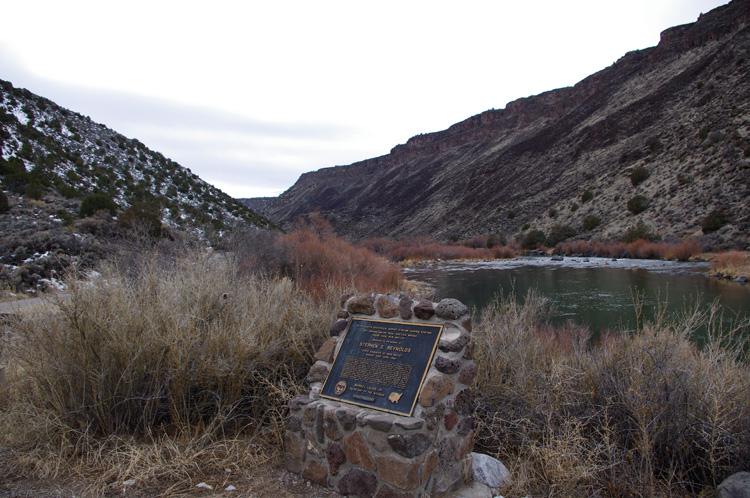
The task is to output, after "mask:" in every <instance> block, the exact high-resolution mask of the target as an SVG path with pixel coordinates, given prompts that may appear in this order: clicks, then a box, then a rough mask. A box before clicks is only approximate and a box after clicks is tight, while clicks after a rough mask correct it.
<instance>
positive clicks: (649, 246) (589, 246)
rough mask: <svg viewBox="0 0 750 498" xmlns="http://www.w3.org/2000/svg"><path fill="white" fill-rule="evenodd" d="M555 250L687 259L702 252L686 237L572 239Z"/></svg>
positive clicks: (587, 254) (560, 252) (592, 254)
mask: <svg viewBox="0 0 750 498" xmlns="http://www.w3.org/2000/svg"><path fill="white" fill-rule="evenodd" d="M555 252H556V253H558V254H566V255H571V256H572V255H580V256H602V257H608V258H638V259H663V260H673V259H676V260H679V261H688V260H690V258H692V257H695V256H698V255H699V254H701V253H702V247H701V245H700V243H699V242H698V241H697V240H694V239H688V240H686V241H684V242H680V243H675V244H671V243H667V242H661V243H655V242H649V241H647V240H645V239H636V240H634V241H632V242H628V243H625V242H605V241H600V240H594V241H586V240H574V241H570V242H562V243H560V244H557V246H555Z"/></svg>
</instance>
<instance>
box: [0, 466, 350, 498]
mask: <svg viewBox="0 0 750 498" xmlns="http://www.w3.org/2000/svg"><path fill="white" fill-rule="evenodd" d="M228 483H231V485H232V486H234V487H235V488H236V489H235V490H230V491H226V488H227V486H229V485H230V484H228ZM197 484H199V483H195V484H193V483H189V484H180V483H176V484H175V483H169V484H164V485H159V484H158V483H156V484H154V483H148V484H141V483H138V482H136V483H133V484H131V485H128V486H122V485H114V486H111V487H110V488H109V489H107V490H106V491H105V492H104V493H101V492H98V491H91V490H90V489H87V488H88V486H87V484H86V483H85V482H81V481H60V480H54V479H46V480H34V479H25V478H24V479H13V478H8V476H0V498H22V497H23V498H27V497H28V498H31V497H34V498H73V497H76V498H101V497H112V498H114V497H130V498H147V497H155V496H169V497H190V498H193V497H195V498H200V497H211V498H341V495H339V494H338V493H335V492H333V491H331V490H329V489H326V488H323V487H321V486H318V485H316V484H312V483H309V482H307V481H305V480H304V479H302V478H301V477H300V476H298V475H296V474H292V473H290V472H287V471H286V470H284V469H283V468H281V467H279V466H277V465H272V464H267V465H264V466H262V467H259V468H257V469H252V470H248V471H246V472H244V473H242V474H241V475H237V476H235V477H228V478H227V482H225V483H213V482H208V483H206V484H208V485H210V486H211V487H212V488H213V489H208V488H206V487H196V486H197Z"/></svg>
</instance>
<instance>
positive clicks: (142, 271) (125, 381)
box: [0, 248, 340, 489]
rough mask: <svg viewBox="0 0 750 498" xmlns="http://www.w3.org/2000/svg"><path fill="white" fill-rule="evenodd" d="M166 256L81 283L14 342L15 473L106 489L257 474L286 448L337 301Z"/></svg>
mask: <svg viewBox="0 0 750 498" xmlns="http://www.w3.org/2000/svg"><path fill="white" fill-rule="evenodd" d="M155 251H156V250H154V252H149V253H147V254H145V255H143V257H140V256H139V257H135V258H132V257H131V258H130V261H125V260H122V261H120V262H119V263H118V262H115V263H111V264H107V265H105V266H104V268H103V269H102V277H101V278H97V279H93V280H92V279H84V278H82V277H80V278H72V279H70V280H69V281H68V284H69V293H70V299H69V300H60V301H56V302H55V303H54V306H53V308H54V309H57V310H58V311H56V312H45V313H42V314H38V315H33V316H30V317H26V318H24V320H23V321H22V322H20V323H18V324H16V325H15V326H14V327H13V328H12V329H11V330H10V333H9V335H8V336H7V337H6V338H5V341H4V344H3V348H4V349H3V351H2V352H3V360H4V362H6V363H7V365H8V367H7V368H6V371H5V380H4V383H3V385H2V387H1V389H2V404H0V425H2V427H3V431H1V432H2V434H0V440H1V441H2V443H1V444H2V445H3V446H7V447H10V448H13V453H12V454H10V455H9V454H3V456H2V462H1V463H2V467H3V470H2V471H3V472H4V473H5V472H8V471H11V472H14V473H19V474H21V475H26V476H29V475H32V476H39V477H49V476H56V475H59V474H60V473H63V474H74V473H80V474H82V475H84V476H87V477H89V478H91V479H92V482H93V483H94V485H95V486H96V487H97V488H98V489H104V488H105V487H106V485H107V483H109V482H123V481H125V480H127V479H134V478H137V479H139V481H141V482H144V481H145V482H148V481H153V480H155V479H165V480H167V481H174V480H181V479H182V478H184V477H185V476H198V477H200V476H204V475H207V474H211V473H215V472H223V469H224V468H225V467H232V468H235V467H236V466H238V465H255V464H257V463H258V462H259V461H261V460H265V459H267V458H268V457H269V454H272V453H273V452H274V451H273V450H272V448H273V447H274V446H276V447H278V445H279V444H280V441H281V439H280V438H281V437H282V432H283V410H284V405H285V403H286V401H287V399H288V397H289V395H290V394H294V393H296V392H298V391H299V390H300V389H301V387H300V386H301V383H302V381H303V379H304V377H305V375H306V374H307V371H308V369H309V366H310V365H311V363H312V354H313V353H314V352H315V350H316V348H317V347H319V346H320V343H321V342H322V341H323V340H324V338H325V335H326V333H327V330H328V327H329V326H330V324H331V323H332V320H333V319H334V316H333V315H332V313H335V310H336V302H335V300H331V299H329V298H327V296H328V295H331V294H326V295H324V296H320V297H319V298H318V299H317V300H314V299H312V298H311V297H309V295H308V294H306V293H304V292H302V291H301V290H300V289H299V287H298V286H297V285H296V284H295V283H294V282H292V281H291V280H290V279H288V278H262V277H258V276H254V275H247V274H243V273H242V272H240V271H237V268H235V267H233V266H232V265H230V264H229V262H228V261H227V260H221V259H216V258H213V257H211V256H210V255H208V254H206V253H204V252H202V251H201V252H195V251H191V250H185V248H178V250H177V251H174V250H172V251H171V253H172V254H171V255H170V254H169V253H165V252H162V253H157V252H155ZM175 252H177V253H181V254H180V255H179V256H178V257H173V254H174V253H175ZM339 293H340V290H339V289H337V290H336V292H333V293H332V294H335V295H336V296H337V298H336V299H338V295H339ZM14 455H15V456H14ZM188 485H189V483H188Z"/></svg>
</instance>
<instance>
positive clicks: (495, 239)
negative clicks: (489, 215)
mask: <svg viewBox="0 0 750 498" xmlns="http://www.w3.org/2000/svg"><path fill="white" fill-rule="evenodd" d="M505 244H506V240H505V237H503V236H502V235H500V234H499V233H493V234H492V235H490V236H489V237H487V249H492V248H493V247H495V246H504V245H505Z"/></svg>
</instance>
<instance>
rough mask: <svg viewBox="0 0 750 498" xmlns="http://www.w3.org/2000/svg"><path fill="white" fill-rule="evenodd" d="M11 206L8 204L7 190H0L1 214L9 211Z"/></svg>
mask: <svg viewBox="0 0 750 498" xmlns="http://www.w3.org/2000/svg"><path fill="white" fill-rule="evenodd" d="M8 209H10V207H9V206H8V196H7V195H5V192H2V191H0V214H3V213H6V212H8Z"/></svg>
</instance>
